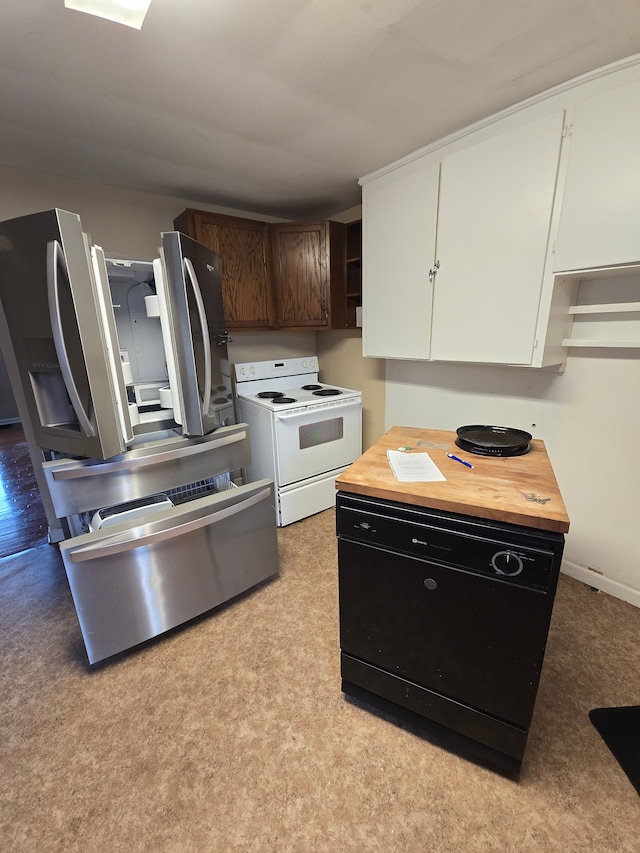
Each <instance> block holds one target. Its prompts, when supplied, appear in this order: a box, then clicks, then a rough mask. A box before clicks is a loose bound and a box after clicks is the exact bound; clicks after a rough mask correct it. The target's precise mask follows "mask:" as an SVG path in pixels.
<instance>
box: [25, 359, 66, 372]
mask: <svg viewBox="0 0 640 853" xmlns="http://www.w3.org/2000/svg"><path fill="white" fill-rule="evenodd" d="M31 370H32V371H34V372H37V371H38V370H60V365H59V364H58V362H57V361H33V362H32V363H31Z"/></svg>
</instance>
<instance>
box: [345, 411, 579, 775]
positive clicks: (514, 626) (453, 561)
mask: <svg viewBox="0 0 640 853" xmlns="http://www.w3.org/2000/svg"><path fill="white" fill-rule="evenodd" d="M455 439H456V434H455V433H454V432H446V431H441V430H424V429H418V428H412V427H393V428H392V429H391V430H389V432H387V433H386V434H385V435H384V436H383V437H382V438H381V439H380V440H379V441H378V442H377V443H376V444H375V445H373V447H371V448H370V449H369V450H368V451H367V452H366V453H364V454H363V455H362V456H361V457H360V458H359V459H358V460H357V461H356V462H354V463H353V464H352V465H351V466H350V467H349V468H348V469H347V470H346V471H344V472H343V473H342V474H341V475H340V476H339V477H338V478H337V481H336V487H337V488H338V496H337V502H336V527H337V535H338V563H339V593H340V646H341V675H342V689H343V691H344V692H345V693H346V694H348V695H349V696H351V697H354V698H356V699H358V700H360V701H362V702H364V703H365V706H371V707H372V708H374V709H377V710H380V711H383V712H385V713H390V714H391V715H392V716H394V717H397V718H399V719H401V720H404V721H405V722H408V723H409V724H411V725H412V726H414V727H416V728H417V729H419V730H421V731H422V732H424V733H427V734H434V733H435V734H436V736H437V742H438V743H439V744H441V745H444V746H447V747H448V748H451V749H454V750H455V751H457V752H460V753H461V754H463V755H465V756H466V757H469V758H471V759H472V760H475V761H479V762H481V763H483V764H485V765H487V766H490V767H491V768H493V769H495V770H498V771H499V772H502V773H504V774H506V775H508V776H511V777H513V778H518V777H519V775H520V771H521V766H522V761H523V757H524V752H525V747H526V743H527V738H528V734H529V730H530V725H531V720H532V716H533V710H534V705H535V699H536V695H537V690H538V683H539V679H540V673H541V669H542V662H543V658H544V652H545V647H546V642H547V635H548V630H549V623H550V620H551V613H552V608H553V601H554V597H555V590H556V585H557V580H558V573H559V571H560V563H561V558H562V551H563V547H564V533H565V532H566V531H567V530H568V529H569V518H568V515H567V512H566V509H565V506H564V502H563V500H562V496H561V494H560V490H559V488H558V485H557V482H556V479H555V475H554V473H553V469H552V467H551V463H550V461H549V458H548V455H547V453H546V449H545V446H544V443H543V442H542V441H540V440H533V441H532V442H531V444H530V450H529V452H527V453H525V454H524V455H521V456H512V457H494V456H491V457H488V456H480V455H477V454H472V453H467V452H465V451H463V450H460V448H458V447H457V446H456V444H455ZM399 448H403V449H404V452H405V453H413V452H426V453H428V455H429V457H430V458H431V460H432V461H433V462H434V463H435V465H436V466H437V468H438V469H439V470H440V472H441V473H442V475H444V477H445V479H444V480H438V481H433V482H400V481H399V480H398V479H397V478H396V476H395V475H394V473H393V471H392V469H391V466H390V464H389V461H388V459H387V450H398V449H399ZM447 453H453V454H455V455H456V456H458V457H459V458H460V459H463V460H464V461H466V462H468V463H469V464H470V465H472V466H473V467H468V465H463V464H461V463H460V462H459V461H456V460H454V459H450V458H449V457H448V456H447Z"/></svg>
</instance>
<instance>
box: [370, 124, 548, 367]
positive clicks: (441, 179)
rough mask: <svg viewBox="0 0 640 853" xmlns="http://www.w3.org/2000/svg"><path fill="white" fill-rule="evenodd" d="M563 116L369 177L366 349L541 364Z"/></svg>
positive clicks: (439, 357)
mask: <svg viewBox="0 0 640 853" xmlns="http://www.w3.org/2000/svg"><path fill="white" fill-rule="evenodd" d="M563 119H564V113H563V111H560V112H556V113H553V114H551V115H547V116H544V117H542V118H538V119H535V120H533V121H530V122H528V123H526V124H524V125H519V126H517V127H515V128H514V127H511V128H509V129H507V130H505V131H503V132H502V133H497V134H496V135H494V136H491V137H488V138H485V139H482V140H481V141H479V142H475V143H473V144H469V145H467V146H466V147H464V148H462V149H458V150H457V151H454V152H452V153H450V154H448V155H447V154H446V149H445V156H444V158H443V159H442V163H441V164H440V163H439V162H438V160H437V159H435V157H434V156H431V157H428V156H427V157H421V158H418V159H416V160H413V161H411V162H409V163H405V164H403V165H401V166H400V167H398V168H395V169H392V170H391V171H389V172H386V173H384V174H382V175H379V176H376V177H373V178H372V179H370V180H366V179H365V181H364V184H363V195H362V213H363V307H364V320H363V351H364V354H365V355H367V356H376V357H382V358H405V359H416V360H426V359H433V360H440V361H464V362H484V363H495V364H523V365H531V364H535V365H536V366H539V364H540V358H536V357H534V350H535V347H536V340H537V339H538V338H539V326H540V324H539V307H540V305H542V304H545V301H544V300H543V299H542V298H541V292H542V287H543V279H544V270H545V261H546V257H547V248H548V240H549V229H550V222H551V213H552V208H553V201H554V193H555V186H556V179H557V174H558V163H559V158H560V149H561V144H562V131H563ZM436 246H437V249H436Z"/></svg>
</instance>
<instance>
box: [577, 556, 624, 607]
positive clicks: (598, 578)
mask: <svg viewBox="0 0 640 853" xmlns="http://www.w3.org/2000/svg"><path fill="white" fill-rule="evenodd" d="M561 571H562V572H563V573H564V574H565V575H569V577H572V578H575V579H576V580H579V581H582V583H585V584H587V586H592V587H595V588H596V589H599V590H601V591H602V592H606V593H608V594H609V595H613V596H614V598H620V599H622V601H628V602H629V604H633V605H634V606H635V607H640V590H637V589H633V588H632V587H630V586H627V585H626V584H624V583H619V582H618V581H613V580H611V578H607V577H605V576H604V575H601V574H600V573H599V572H594V571H593V569H589V568H587V566H581V565H580V564H579V563H572V562H570V561H569V560H563V561H562V567H561Z"/></svg>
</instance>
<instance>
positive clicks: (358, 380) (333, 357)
mask: <svg viewBox="0 0 640 853" xmlns="http://www.w3.org/2000/svg"><path fill="white" fill-rule="evenodd" d="M316 339H317V352H318V361H319V363H320V379H321V380H322V381H323V382H326V383H328V384H333V385H342V386H343V387H344V388H356V389H357V390H358V391H362V449H363V450H366V449H367V448H368V447H370V446H371V445H372V444H373V443H374V442H375V441H377V440H378V439H379V438H380V436H381V435H382V434H383V433H384V431H385V428H384V400H385V364H386V362H385V361H384V360H383V359H379V358H363V356H362V335H361V332H360V330H359V329H356V330H352V331H340V332H317V333H316Z"/></svg>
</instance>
